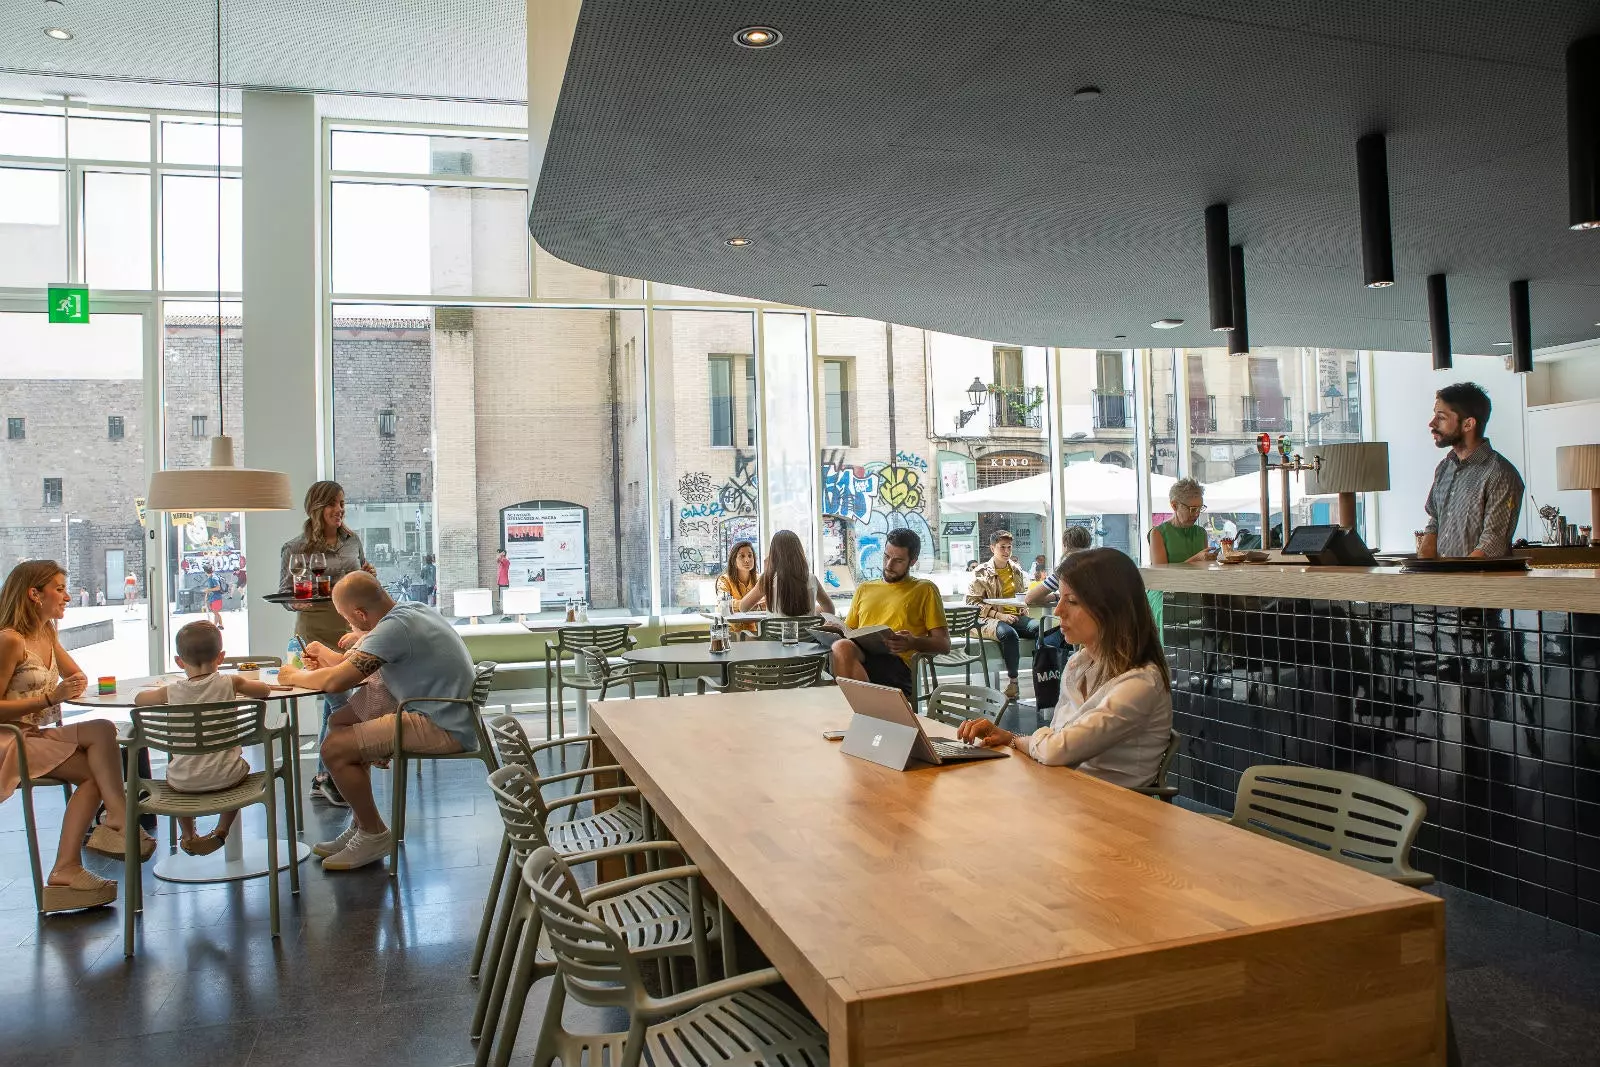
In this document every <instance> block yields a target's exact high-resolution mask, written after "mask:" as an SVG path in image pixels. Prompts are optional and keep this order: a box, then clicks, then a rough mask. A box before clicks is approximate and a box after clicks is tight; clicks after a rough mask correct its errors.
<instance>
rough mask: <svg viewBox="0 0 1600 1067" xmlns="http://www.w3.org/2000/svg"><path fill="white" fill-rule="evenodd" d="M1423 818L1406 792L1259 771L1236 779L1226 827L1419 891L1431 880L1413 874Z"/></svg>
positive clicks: (1306, 772) (1343, 777) (1336, 776)
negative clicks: (1415, 846)
mask: <svg viewBox="0 0 1600 1067" xmlns="http://www.w3.org/2000/svg"><path fill="white" fill-rule="evenodd" d="M1426 814H1427V808H1426V807H1425V806H1424V805H1423V803H1422V801H1420V800H1418V799H1417V798H1416V797H1414V796H1412V795H1411V794H1410V793H1407V792H1406V791H1405V790H1403V789H1399V788H1396V787H1395V786H1392V785H1386V784H1385V783H1383V782H1379V781H1376V780H1374V779H1371V778H1365V777H1363V776H1361V775H1359V774H1350V773H1348V772H1346V771H1329V770H1320V769H1317V768H1314V767H1272V766H1261V767H1251V768H1250V769H1249V770H1247V771H1245V772H1244V777H1242V778H1240V779H1239V791H1238V797H1237V799H1236V800H1235V802H1234V806H1233V816H1232V817H1231V818H1229V819H1228V821H1229V822H1231V823H1233V825H1235V826H1238V827H1242V828H1243V829H1246V830H1250V831H1252V832H1254V833H1258V834H1261V835H1262V836H1263V837H1271V838H1275V839H1277V840H1279V841H1283V842H1285V843H1287V844H1290V845H1294V846H1295V847H1296V848H1302V849H1305V850H1306V851H1308V852H1316V853H1320V854H1321V855H1324V856H1327V857H1328V858H1329V859H1332V860H1337V861H1338V862H1340V863H1343V864H1345V865H1347V866H1350V867H1357V868H1359V869H1361V870H1364V871H1367V872H1369V873H1371V874H1376V875H1378V876H1379V877H1380V878H1387V879H1389V880H1390V881H1394V882H1399V883H1401V884H1402V885H1409V886H1424V885H1429V884H1431V883H1432V882H1433V875H1431V874H1428V873H1427V872H1425V871H1419V870H1417V869H1415V868H1414V867H1412V866H1411V863H1410V855H1411V843H1412V841H1414V840H1415V839H1416V836H1417V830H1418V829H1419V828H1420V827H1421V826H1422V819H1423V816H1424V815H1426ZM1219 817H1220V816H1219Z"/></svg>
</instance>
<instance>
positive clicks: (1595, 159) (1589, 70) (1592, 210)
mask: <svg viewBox="0 0 1600 1067" xmlns="http://www.w3.org/2000/svg"><path fill="white" fill-rule="evenodd" d="M1567 225H1568V226H1570V227H1571V228H1572V229H1574V230H1593V229H1600V37H1585V38H1584V39H1583V40H1581V41H1574V42H1572V44H1570V45H1568V46H1567Z"/></svg>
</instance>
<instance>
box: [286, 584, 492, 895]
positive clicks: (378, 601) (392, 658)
mask: <svg viewBox="0 0 1600 1067" xmlns="http://www.w3.org/2000/svg"><path fill="white" fill-rule="evenodd" d="M333 606H334V607H335V608H337V609H338V611H339V614H340V615H342V616H344V618H345V620H346V621H347V622H349V623H350V625H351V627H352V628H353V629H355V631H356V632H357V633H360V634H362V635H363V636H362V638H361V640H360V643H359V644H358V645H357V646H356V647H355V648H353V649H351V650H350V651H349V652H348V653H339V652H337V651H334V650H333V649H330V648H327V647H326V646H324V645H323V644H321V643H320V642H315V641H313V642H312V643H311V644H310V645H309V646H307V648H306V659H307V661H308V663H309V664H310V665H311V669H309V670H299V671H297V670H294V669H292V668H288V667H285V668H284V669H283V670H281V671H280V672H279V673H278V678H279V681H280V682H282V683H283V684H285V685H297V686H301V687H303V688H306V689H317V690H321V691H323V692H340V691H343V690H347V689H352V688H354V687H355V686H357V685H359V684H360V683H361V682H362V681H363V680H364V679H366V678H369V677H371V676H372V675H373V674H378V676H379V678H380V679H381V681H382V682H383V685H384V687H385V688H386V689H387V690H388V691H389V693H390V694H391V695H392V696H393V697H394V699H395V701H396V702H397V703H404V702H405V701H408V700H415V701H417V703H415V704H412V705H410V706H409V707H407V708H406V710H405V711H403V712H395V713H390V714H387V715H380V716H378V717H377V718H373V719H368V720H366V721H364V722H347V723H340V722H339V721H338V719H337V718H335V719H330V720H329V725H330V726H339V727H340V728H337V729H330V730H329V731H328V736H327V738H326V739H325V740H324V741H323V742H322V759H323V762H324V763H326V764H327V767H328V772H329V773H330V774H332V775H333V780H334V783H335V784H336V785H337V786H338V787H339V792H340V793H342V794H343V795H344V798H345V800H347V801H349V803H350V813H351V819H350V825H349V827H348V828H347V829H346V830H345V831H344V833H342V834H340V835H339V836H338V837H336V838H334V839H333V840H331V841H325V842H322V843H320V844H318V845H316V846H314V847H313V848H312V851H313V852H315V853H316V854H317V855H318V856H321V857H323V860H322V866H323V869H324V870H331V871H343V870H353V869H355V868H357V867H364V866H366V865H367V864H369V863H373V862H376V861H377V860H379V859H382V858H383V856H384V855H385V854H387V853H388V851H389V847H390V843H391V842H390V836H389V833H390V831H389V829H388V827H386V826H385V825H384V822H383V817H382V816H381V815H379V814H378V806H377V804H376V803H375V802H374V801H373V799H372V777H371V772H370V771H369V770H368V768H369V767H370V766H371V765H372V764H373V763H376V762H378V761H379V760H384V759H387V758H389V757H390V756H391V755H393V753H394V728H395V722H394V715H395V714H400V715H403V716H404V718H405V739H406V750H407V751H408V752H420V753H439V754H444V753H450V752H468V751H472V750H474V749H476V748H477V747H478V738H477V731H476V730H475V728H474V726H473V721H472V717H473V715H475V714H476V711H475V709H474V708H473V707H472V705H471V704H470V703H462V702H461V701H468V700H470V699H471V696H472V683H473V678H474V671H473V664H472V656H471V655H470V654H469V653H468V652H467V646H466V644H465V643H464V642H463V641H462V640H461V635H460V634H458V633H456V631H455V629H454V627H452V626H451V625H450V624H449V623H448V622H446V621H445V619H444V617H443V616H441V615H440V614H439V613H438V612H437V611H435V610H434V609H432V608H430V607H428V606H427V605H425V604H396V603H395V602H394V601H393V600H392V599H391V598H390V596H389V593H388V591H387V590H385V589H384V587H383V586H382V584H381V583H379V581H378V580H377V579H376V578H374V577H373V576H372V575H370V574H367V573H366V572H365V571H355V572H353V573H351V574H347V575H345V576H344V577H343V578H341V579H339V583H338V584H337V585H335V586H334V587H333ZM429 698H433V699H429Z"/></svg>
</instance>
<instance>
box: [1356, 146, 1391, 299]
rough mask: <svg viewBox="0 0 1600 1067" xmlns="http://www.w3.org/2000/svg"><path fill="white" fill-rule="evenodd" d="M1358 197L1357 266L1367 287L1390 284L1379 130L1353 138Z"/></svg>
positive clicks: (1384, 160) (1385, 174)
mask: <svg viewBox="0 0 1600 1067" xmlns="http://www.w3.org/2000/svg"><path fill="white" fill-rule="evenodd" d="M1356 182H1357V186H1358V190H1359V192H1360V196H1361V266H1362V270H1363V272H1364V273H1365V276H1366V285H1367V288H1368V289H1386V288H1388V287H1389V286H1391V285H1393V284H1394V236H1393V233H1392V232H1391V230H1390V226H1389V148H1388V144H1387V142H1386V141H1385V140H1384V135H1383V134H1381V133H1369V134H1367V135H1366V136H1364V137H1362V138H1361V139H1360V140H1358V141H1356Z"/></svg>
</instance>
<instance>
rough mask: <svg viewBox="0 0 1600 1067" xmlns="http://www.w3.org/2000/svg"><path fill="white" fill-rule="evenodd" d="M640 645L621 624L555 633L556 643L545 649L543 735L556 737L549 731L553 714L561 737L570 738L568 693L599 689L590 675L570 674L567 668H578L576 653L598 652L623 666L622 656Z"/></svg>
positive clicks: (577, 628)
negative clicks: (558, 720)
mask: <svg viewBox="0 0 1600 1067" xmlns="http://www.w3.org/2000/svg"><path fill="white" fill-rule="evenodd" d="M637 643H638V642H637V641H635V640H634V637H633V635H632V634H631V633H629V632H628V627H626V626H623V625H620V624H612V625H609V626H605V625H596V626H563V627H562V628H561V629H559V630H557V631H556V639H555V640H554V641H553V642H551V643H549V644H547V645H545V649H544V733H545V736H546V737H554V736H555V734H554V733H553V732H552V731H551V729H550V717H551V714H552V711H559V712H560V714H561V736H562V737H565V736H566V735H567V713H566V709H565V705H564V703H563V701H564V700H565V692H566V690H568V689H596V688H599V687H598V686H596V685H594V684H593V683H592V682H591V681H590V678H589V676H588V675H587V674H567V673H565V671H564V668H565V667H567V666H568V665H573V666H576V660H577V656H576V653H577V651H578V649H580V648H598V649H600V651H602V652H604V653H605V654H606V657H607V659H608V661H610V662H613V663H616V664H623V663H626V662H627V661H626V660H623V659H620V658H619V657H620V655H621V653H623V652H626V651H627V650H628V649H630V648H632V647H633V646H634V645H635V644H637ZM552 692H553V693H554V695H555V704H554V706H553V707H552V705H551V703H550V697H551V694H552Z"/></svg>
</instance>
